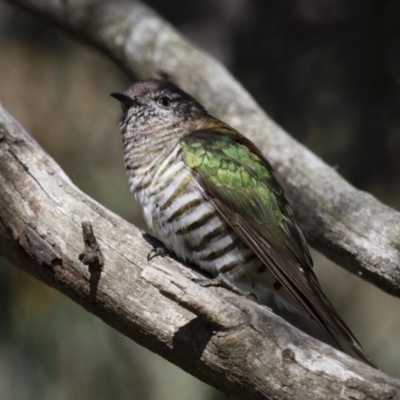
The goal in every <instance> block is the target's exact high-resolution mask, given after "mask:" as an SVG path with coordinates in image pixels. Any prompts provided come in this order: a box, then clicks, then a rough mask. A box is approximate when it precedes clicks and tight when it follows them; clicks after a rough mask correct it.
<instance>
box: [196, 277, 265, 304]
mask: <svg viewBox="0 0 400 400" xmlns="http://www.w3.org/2000/svg"><path fill="white" fill-rule="evenodd" d="M192 281H193V282H195V283H197V284H199V285H200V286H203V287H211V286H218V287H223V288H224V289H227V290H230V291H231V292H233V293H236V294H238V295H239V296H244V297H246V298H248V299H254V300H255V301H256V302H257V297H256V296H255V294H253V293H250V292H245V291H243V290H241V289H239V288H238V287H237V286H235V285H233V284H232V283H231V282H230V281H228V279H226V278H225V277H224V276H221V275H218V276H217V277H215V278H213V279H206V278H193V279H192Z"/></svg>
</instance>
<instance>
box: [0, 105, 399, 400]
mask: <svg viewBox="0 0 400 400" xmlns="http://www.w3.org/2000/svg"><path fill="white" fill-rule="evenodd" d="M0 172H1V173H0V254H2V255H3V256H5V257H6V258H7V259H9V260H10V261H11V262H12V263H13V264H14V265H15V266H18V267H19V268H22V269H24V270H25V271H27V272H28V273H30V274H32V275H33V276H35V277H37V278H38V279H40V280H41V281H43V282H45V283H47V284H48V285H50V286H52V287H54V288H56V289H57V290H59V291H61V292H62V293H64V294H66V295H67V296H69V297H70V298H71V299H73V300H74V301H76V302H77V303H79V304H81V305H82V306H83V307H84V308H86V309H87V310H88V311H90V312H92V313H93V314H95V315H97V316H98V317H100V318H101V319H103V320H104V321H105V322H106V323H108V324H109V325H110V326H112V327H114V328H115V329H117V330H119V331H120V332H121V333H123V334H125V335H126V336H128V337H130V338H132V339H133V340H135V341H137V342H138V343H140V344H142V345H143V346H145V347H147V348H149V349H150V350H152V351H154V352H156V353H158V354H160V355H161V356H163V357H165V358H166V359H168V360H170V361H171V362H173V363H174V364H176V365H178V366H179V367H181V368H182V369H184V370H186V371H187V372H189V373H191V374H193V375H194V376H196V377H198V378H199V379H202V380H203V381H204V382H207V383H209V384H210V385H213V386H214V387H216V388H217V389H219V390H222V391H223V392H225V393H228V394H231V395H233V396H235V397H237V398H243V399H245V398H246V399H254V400H258V399H280V400H283V399H297V400H302V399H307V400H309V399H324V400H326V399H361V398H362V399H367V398H368V399H380V400H381V399H400V381H399V380H397V379H394V378H391V377H389V376H387V375H385V374H383V373H382V372H380V371H377V370H374V369H372V368H370V367H369V366H367V365H365V364H363V363H361V362H359V361H357V360H355V359H353V358H351V357H349V356H347V355H345V354H344V353H341V352H340V351H338V350H335V349H333V348H332V347H330V346H328V345H326V344H323V343H321V342H319V341H317V340H315V339H313V338H311V337H309V336H307V335H306V334H305V333H303V332H301V331H299V330H298V329H296V328H294V327H292V326H290V325H289V324H288V323H287V322H285V321H283V320H282V319H281V318H279V317H278V316H276V315H274V314H273V313H272V312H270V310H269V309H268V308H266V307H265V306H260V305H257V304H255V303H254V302H252V301H251V300H248V299H245V298H243V297H239V296H237V295H236V294H233V293H231V292H228V291H226V290H224V289H221V288H204V287H201V286H199V285H197V284H195V283H194V282H192V281H191V280H190V278H191V277H196V276H198V275H197V273H196V272H195V271H193V270H191V269H190V268H186V267H184V266H182V265H181V264H179V263H178V262H175V261H174V260H173V259H171V258H168V257H166V258H162V259H161V258H156V259H154V260H152V261H151V262H150V263H148V262H147V261H146V254H147V253H148V251H149V250H150V249H151V245H150V244H149V243H148V242H147V241H146V240H145V239H144V238H143V235H142V232H140V231H139V230H138V229H137V228H135V227H134V226H132V225H130V224H129V223H128V222H126V221H125V220H123V219H121V218H119V217H118V216H116V215H114V214H113V213H111V212H110V211H108V210H106V209H105V208H103V207H102V206H101V205H99V204H97V203H96V202H95V201H93V200H92V199H90V198H89V197H88V196H86V195H85V194H83V193H82V192H80V191H79V190H78V189H77V188H76V187H75V186H74V185H73V184H72V183H71V181H70V180H69V179H68V177H67V176H66V175H65V174H64V172H63V171H62V170H61V169H60V167H59V166H58V165H57V164H56V163H55V162H54V160H52V159H51V158H50V157H49V156H48V155H47V154H46V153H45V152H44V151H43V150H42V149H41V148H40V146H39V145H38V144H37V143H36V142H35V141H34V140H33V139H32V138H31V137H30V136H29V135H28V134H27V133H26V132H24V130H23V129H22V127H21V126H20V125H19V124H18V123H17V122H16V121H15V120H13V119H12V117H11V116H10V115H9V114H7V112H6V111H5V110H4V109H3V108H1V106H0ZM83 221H90V222H91V225H92V226H93V231H94V235H95V237H96V239H97V240H96V239H94V237H93V234H92V233H91V231H90V227H88V224H87V223H86V224H84V236H83V237H84V238H85V240H83V237H82V226H81V224H82V222H83ZM88 228H89V229H88ZM82 251H84V252H83V253H82ZM100 252H101V254H100ZM80 260H82V261H85V262H87V263H88V264H89V266H92V268H90V267H89V268H88V267H87V266H85V265H84V264H83V262H81V261H80ZM99 260H100V261H99ZM93 264H95V265H96V267H93ZM101 264H103V266H102V265H101Z"/></svg>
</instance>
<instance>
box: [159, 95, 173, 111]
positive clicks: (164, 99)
mask: <svg viewBox="0 0 400 400" xmlns="http://www.w3.org/2000/svg"><path fill="white" fill-rule="evenodd" d="M158 102H159V103H160V104H161V105H162V106H163V107H165V108H169V107H171V104H172V100H171V99H170V98H169V97H166V96H163V97H160V99H159V100H158Z"/></svg>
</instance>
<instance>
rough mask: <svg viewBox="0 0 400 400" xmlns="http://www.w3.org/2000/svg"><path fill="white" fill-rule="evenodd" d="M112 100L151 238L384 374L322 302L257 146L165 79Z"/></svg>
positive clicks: (295, 229)
mask: <svg viewBox="0 0 400 400" xmlns="http://www.w3.org/2000/svg"><path fill="white" fill-rule="evenodd" d="M111 96H112V97H114V98H115V99H117V100H118V101H119V102H120V104H121V108H122V116H121V118H120V122H119V130H120V133H121V137H122V144H123V148H124V161H125V167H126V171H127V175H128V181H129V186H130V191H131V192H132V193H133V194H134V196H135V197H136V199H137V201H138V202H139V204H140V206H141V208H142V212H143V216H144V219H145V222H146V225H147V227H148V230H149V233H150V234H151V235H152V236H154V237H155V238H156V239H158V240H159V241H161V242H162V243H163V245H164V246H165V249H166V250H167V251H168V252H172V253H174V254H175V255H176V256H177V257H178V258H179V259H181V260H183V261H185V262H189V263H191V264H193V265H195V266H196V267H198V268H199V269H200V270H201V271H204V272H206V273H208V274H209V275H211V276H212V277H214V282H218V283H221V282H226V283H229V284H232V285H233V286H234V287H237V286H240V287H245V288H249V289H250V290H256V291H261V292H268V291H270V292H272V293H273V294H274V297H275V301H276V302H277V304H278V305H280V306H283V307H285V308H287V309H289V310H291V311H295V312H297V313H299V314H301V315H304V316H306V317H309V318H311V319H312V320H314V321H316V322H317V323H318V324H319V325H320V326H321V327H322V328H323V329H324V330H325V331H326V332H327V333H328V334H329V335H330V336H331V337H332V338H333V339H334V341H335V343H336V344H337V345H338V347H339V348H340V345H339V344H338V341H337V339H336V338H335V336H334V334H333V332H336V334H337V335H338V336H339V337H341V338H342V339H343V340H344V341H345V342H347V343H348V344H349V345H350V347H351V348H353V350H354V351H355V353H357V354H358V356H359V357H360V358H361V359H362V360H363V361H364V362H365V363H367V364H369V365H370V366H372V367H374V368H377V366H376V364H375V363H374V362H373V361H372V360H371V358H370V357H369V356H368V355H367V354H366V352H365V351H364V349H363V348H362V346H361V344H360V343H359V342H358V340H357V339H356V338H355V336H354V335H353V333H352V332H351V330H350V329H349V328H348V326H347V325H346V323H345V322H344V321H343V320H342V318H341V317H340V316H339V314H338V313H337V311H336V310H335V308H334V307H333V305H332V304H331V302H330V301H329V300H328V298H327V297H326V296H325V294H324V293H323V290H322V287H321V285H320V283H319V281H318V279H317V276H316V274H315V272H314V270H313V261H312V258H311V255H310V252H309V249H308V246H307V243H306V240H305V238H304V235H303V233H302V231H301V229H300V227H299V226H298V225H297V223H296V221H295V218H294V215H293V212H292V209H291V207H290V205H289V203H288V201H287V199H286V197H285V194H284V192H283V189H282V187H281V185H280V184H279V183H278V181H277V179H276V178H275V176H274V171H273V168H272V167H271V165H270V163H269V162H268V161H267V160H266V158H265V157H264V156H263V154H262V153H261V151H260V150H259V149H258V148H257V147H256V146H255V144H253V143H252V142H251V141H250V140H249V139H247V138H246V137H245V136H244V135H242V134H241V133H239V132H238V131H237V130H235V129H234V128H232V127H231V126H229V125H228V124H226V123H224V122H223V121H221V120H219V119H217V118H215V117H213V116H212V115H211V114H210V113H208V111H207V110H206V109H205V108H204V107H203V106H202V105H201V104H200V103H199V102H198V101H196V100H195V99H194V98H193V97H192V96H191V95H189V94H188V93H186V92H185V91H184V90H182V89H181V88H180V87H179V86H178V85H176V84H175V83H173V82H172V81H170V80H168V79H156V78H152V79H147V80H144V81H139V82H136V83H134V84H133V85H132V86H130V87H129V88H128V89H127V90H126V91H125V92H124V93H111ZM158 250H159V249H157V251H156V255H157V254H160V252H159V251H158Z"/></svg>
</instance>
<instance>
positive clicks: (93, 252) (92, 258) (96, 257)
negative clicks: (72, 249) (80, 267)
mask: <svg viewBox="0 0 400 400" xmlns="http://www.w3.org/2000/svg"><path fill="white" fill-rule="evenodd" d="M82 234H83V241H84V243H85V250H84V251H83V252H82V253H81V254H79V260H80V261H81V262H82V263H83V264H85V265H87V266H88V267H89V272H91V273H92V272H95V271H97V272H100V271H101V270H102V269H103V265H104V258H103V254H102V253H101V250H100V246H99V244H98V243H97V239H96V236H94V232H93V227H92V224H91V222H89V221H84V222H82Z"/></svg>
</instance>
